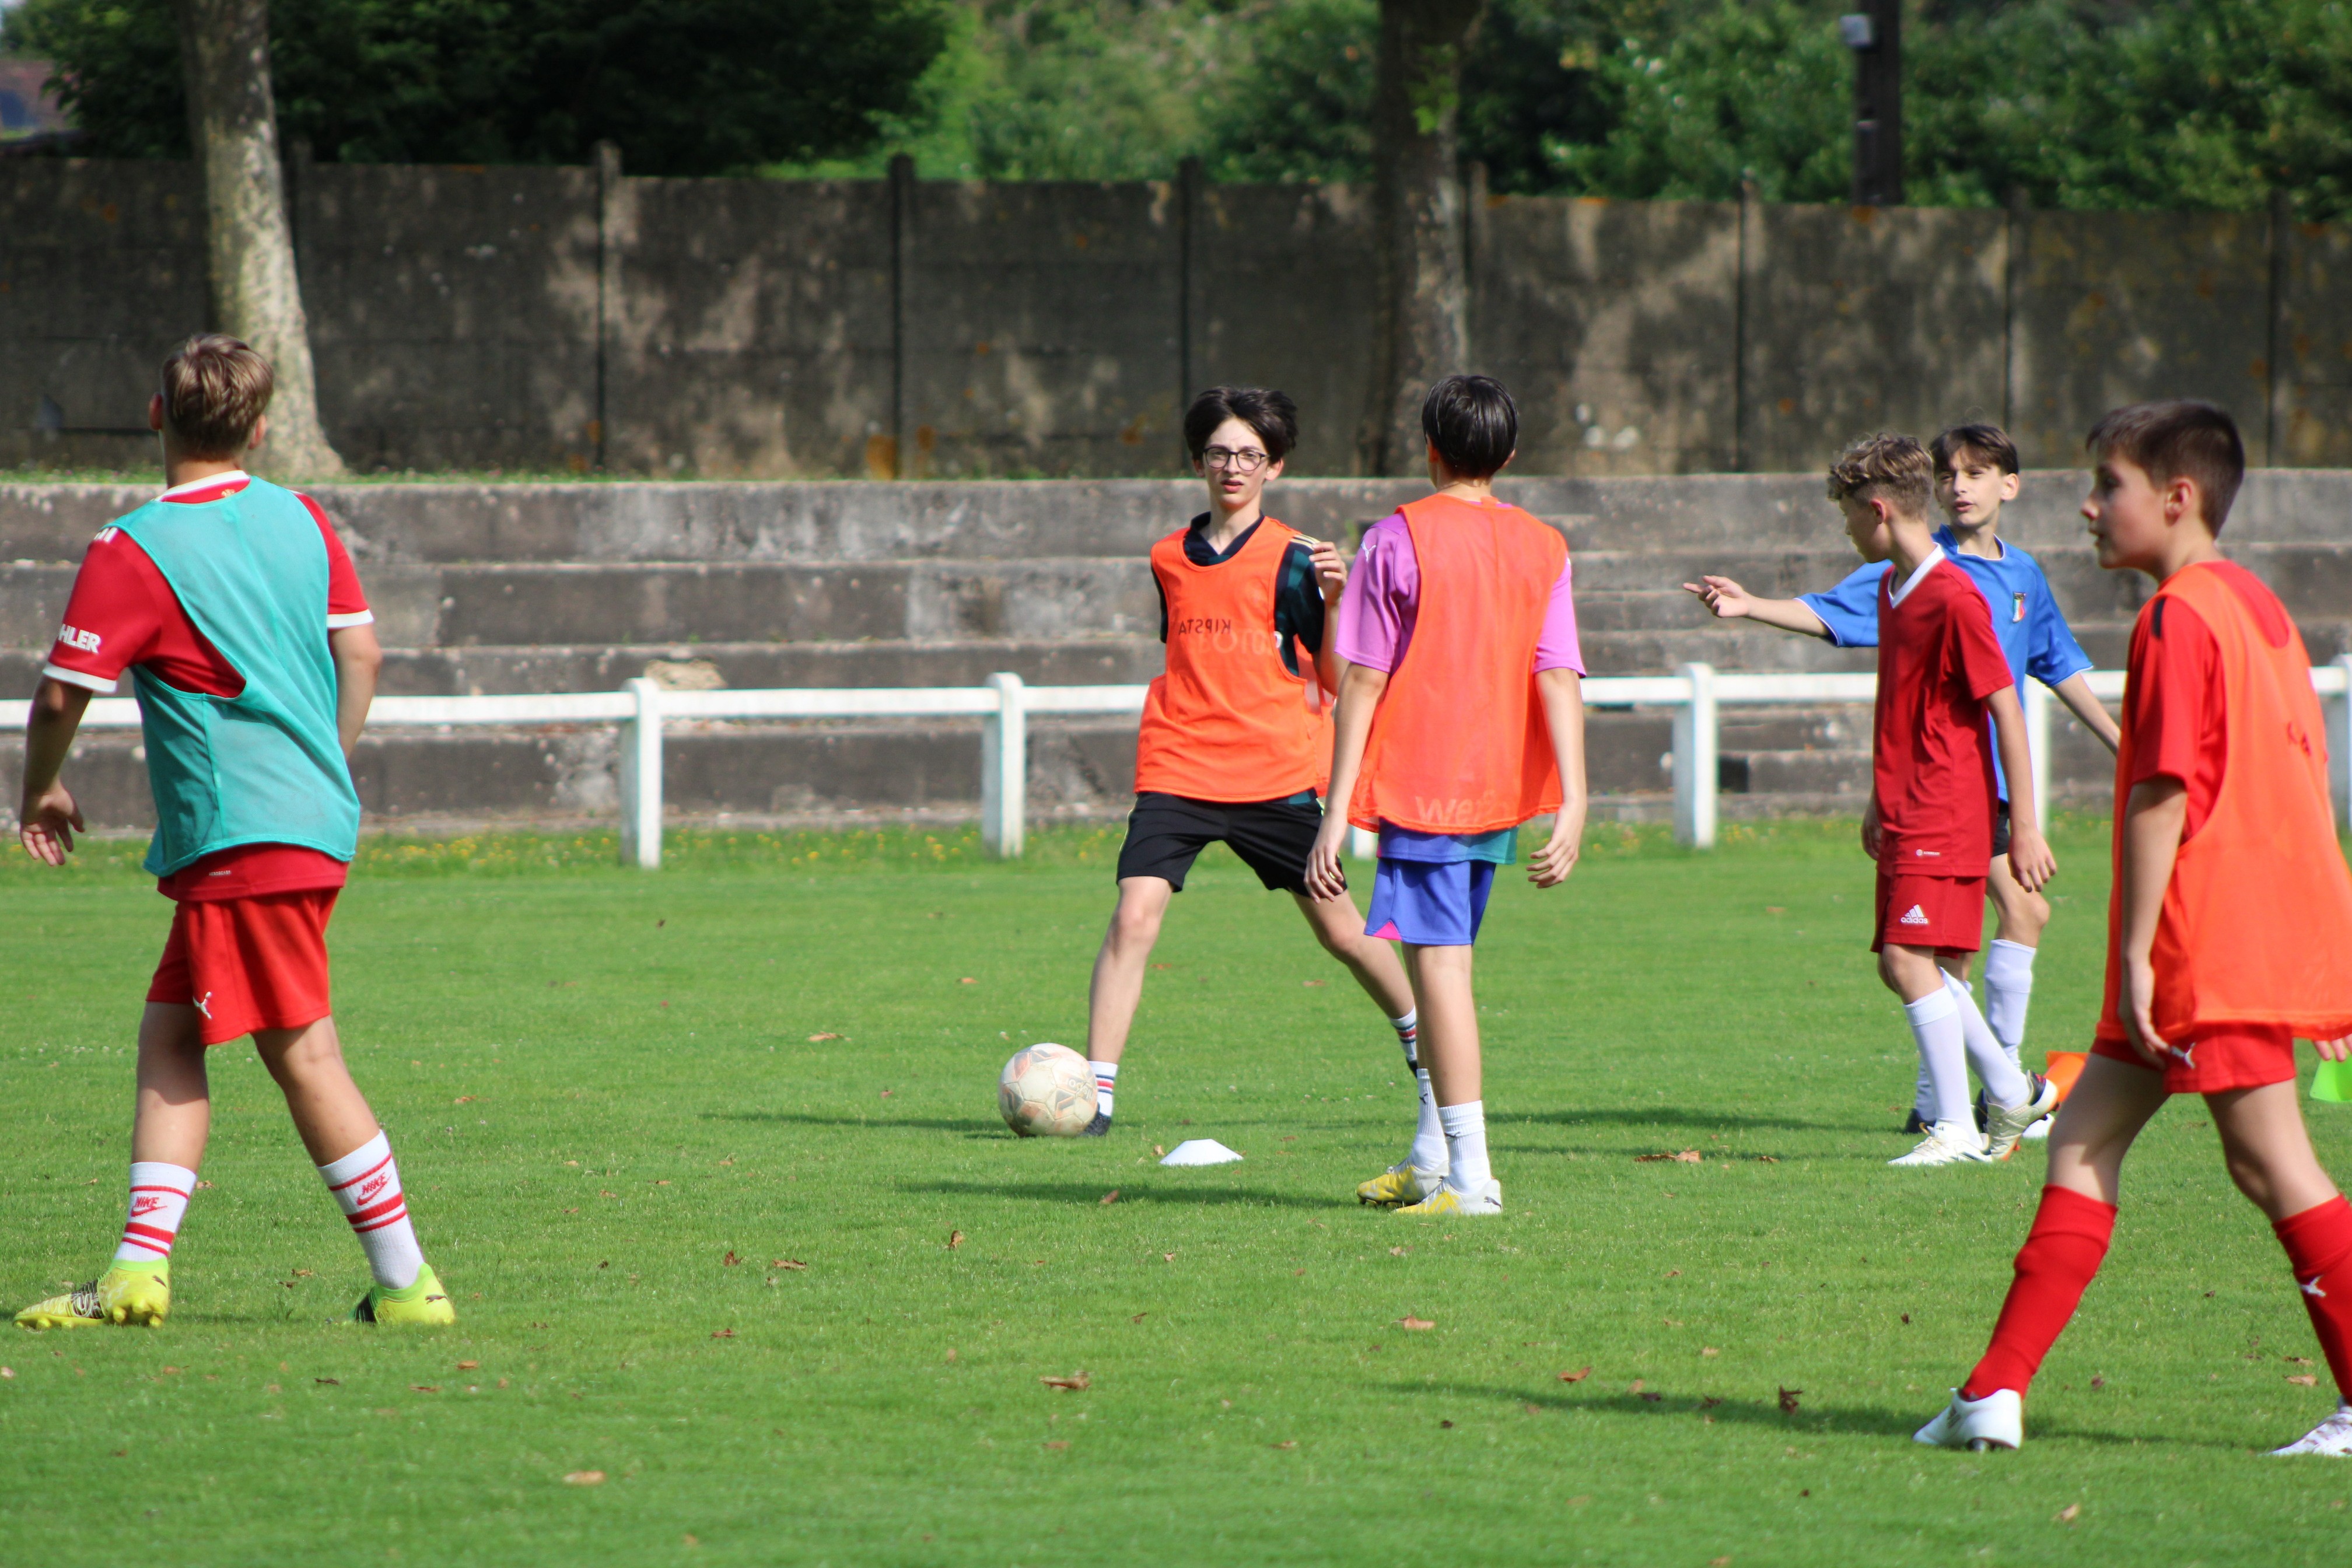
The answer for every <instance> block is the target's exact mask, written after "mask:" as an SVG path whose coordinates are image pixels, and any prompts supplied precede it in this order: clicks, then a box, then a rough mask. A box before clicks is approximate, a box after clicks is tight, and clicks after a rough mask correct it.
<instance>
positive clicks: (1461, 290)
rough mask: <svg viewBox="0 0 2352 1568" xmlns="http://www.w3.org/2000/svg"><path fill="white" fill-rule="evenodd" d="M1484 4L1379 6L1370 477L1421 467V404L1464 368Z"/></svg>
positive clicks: (1386, 2) (1401, 2) (1367, 435)
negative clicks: (1464, 157) (1465, 74)
mask: <svg viewBox="0 0 2352 1568" xmlns="http://www.w3.org/2000/svg"><path fill="white" fill-rule="evenodd" d="M1485 8H1486V4H1485V0H1381V45H1380V62H1379V78H1378V88H1377V91H1376V94H1375V97H1374V99H1373V104H1372V137H1373V170H1374V172H1373V181H1374V192H1373V196H1374V202H1373V211H1374V218H1375V235H1376V238H1375V244H1376V245H1377V247H1378V251H1379V254H1378V258H1377V259H1378V268H1377V276H1376V287H1377V289H1378V295H1377V307H1376V309H1377V312H1378V315H1377V323H1376V336H1375V340H1374V351H1373V374H1372V385H1373V390H1372V397H1371V405H1370V409H1369V410H1368V412H1367V415H1366V418H1365V425H1364V436H1363V443H1362V445H1363V459H1364V466H1365V468H1367V469H1368V470H1369V471H1370V472H1372V473H1375V474H1417V473H1419V472H1421V471H1422V464H1423V449H1424V447H1425V443H1424V442H1423V438H1422V434H1421V403H1422V399H1423V397H1424V396H1425V395H1427V394H1428V390H1429V384H1430V383H1431V382H1433V381H1434V380H1436V379H1437V378H1438V377H1440V376H1444V375H1451V374H1454V373H1455V372H1457V371H1461V370H1465V369H1467V368H1468V362H1469V357H1470V327H1469V292H1470V288H1469V258H1468V257H1467V255H1466V254H1465V248H1464V244H1463V216H1464V214H1463V201H1462V173H1461V168H1460V161H1461V158H1460V142H1459V138H1458V136H1457V134H1456V122H1457V120H1458V118H1459V113H1460V108H1461V98H1462V57H1463V54H1464V52H1465V48H1466V47H1467V45H1468V43H1469V39H1470V33H1471V29H1472V28H1473V27H1475V26H1477V22H1478V17H1479V14H1480V13H1481V12H1482V11H1484V10H1485Z"/></svg>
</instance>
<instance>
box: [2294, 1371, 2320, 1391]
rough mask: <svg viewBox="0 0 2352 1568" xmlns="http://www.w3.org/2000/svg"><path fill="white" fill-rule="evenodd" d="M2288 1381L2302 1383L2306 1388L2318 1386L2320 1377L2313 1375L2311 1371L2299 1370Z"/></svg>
mask: <svg viewBox="0 0 2352 1568" xmlns="http://www.w3.org/2000/svg"><path fill="white" fill-rule="evenodd" d="M2287 1381H2288V1382H2289V1383H2294V1384H2302V1385H2303V1386H2304V1387H2305V1388H2316V1387H2317V1386H2319V1379H2317V1378H2315V1377H2314V1376H2312V1375H2311V1373H2307V1372H2298V1373H2294V1375H2293V1376H2291V1377H2289V1378H2288V1379H2287Z"/></svg>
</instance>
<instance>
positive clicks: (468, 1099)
mask: <svg viewBox="0 0 2352 1568" xmlns="http://www.w3.org/2000/svg"><path fill="white" fill-rule="evenodd" d="M474 1098H475V1097H474V1096H472V1095H470V1094H461V1095H459V1096H458V1097H457V1099H455V1100H451V1101H450V1102H449V1103H450V1104H452V1105H471V1104H473V1103H474Z"/></svg>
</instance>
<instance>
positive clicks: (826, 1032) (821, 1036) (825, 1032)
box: [809, 1029, 841, 1046]
mask: <svg viewBox="0 0 2352 1568" xmlns="http://www.w3.org/2000/svg"><path fill="white" fill-rule="evenodd" d="M839 1038H841V1037H840V1036H839V1035H836V1034H835V1033H834V1032H833V1031H832V1030H831V1029H819V1030H818V1031H817V1032H816V1033H815V1034H814V1035H811V1036H810V1037H809V1044H810V1045H812V1046H814V1045H815V1044H817V1043H818V1042H819V1041H822V1040H837V1039H839Z"/></svg>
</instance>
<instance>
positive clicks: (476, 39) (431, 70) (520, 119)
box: [6, 0, 947, 174]
mask: <svg viewBox="0 0 2352 1568" xmlns="http://www.w3.org/2000/svg"><path fill="white" fill-rule="evenodd" d="M946 37H947V18H946V16H945V14H944V12H943V11H942V9H941V6H940V3H939V0H792V3H791V4H789V5H776V4H774V3H773V0H302V3H301V4H299V5H283V6H280V7H279V8H278V14H277V16H275V17H274V18H273V25H272V28H271V37H270V46H271V53H272V56H273V63H274V68H275V78H276V83H277V105H278V125H279V129H280V132H281V134H282V135H283V136H284V137H285V138H286V139H287V140H288V141H289V142H291V141H294V140H297V139H299V140H304V141H307V142H310V145H311V148H312V150H313V151H314V153H316V155H317V156H319V157H320V158H323V159H329V160H343V161H350V162H368V163H578V162H581V161H583V160H584V159H585V158H586V157H587V156H588V155H589V153H590V150H591V149H592V148H593V146H594V144H595V143H596V142H599V141H602V140H605V139H610V140H612V141H614V142H618V143H619V144H620V146H621V149H622V153H623V157H624V160H625V163H626V164H627V166H628V167H630V168H631V169H633V170H635V171H636V172H638V173H642V174H717V173H720V172H722V171H727V170H736V169H746V168H750V167H752V166H755V165H757V164H760V163H769V162H772V161H774V160H777V159H781V158H800V159H807V158H817V157H824V156H828V155H835V154H842V153H857V152H859V151H862V150H864V149H865V148H866V147H867V146H869V145H871V144H872V143H873V142H876V141H877V139H878V138H879V137H880V136H881V135H882V134H883V133H884V131H885V129H886V128H887V121H888V119H889V117H891V116H893V115H903V114H905V113H906V112H907V111H908V110H911V109H912V108H913V107H914V105H915V84H916V82H917V81H918V79H919V78H920V77H921V76H922V74H923V72H924V71H925V69H926V68H928V67H929V65H930V63H931V61H932V59H933V58H934V57H936V56H937V55H938V54H939V52H940V47H941V46H942V44H943V43H944V42H945V41H946ZM6 38H7V43H8V45H9V47H13V48H16V49H19V50H21V51H23V52H26V53H30V54H37V55H42V56H46V57H47V58H49V59H51V60H53V61H55V62H56V64H57V66H58V70H59V73H60V77H61V81H62V86H61V93H60V96H61V97H62V98H63V100H64V101H65V103H66V106H67V107H68V109H69V110H71V111H72V112H73V114H74V116H75V118H76V120H77V121H78V122H79V124H80V125H81V127H82V128H83V129H84V130H85V131H86V132H88V133H89V138H90V141H89V148H90V150H91V151H92V152H95V153H99V154H100V155H101V156H113V157H184V156H185V155H186V153H187V114H186V109H185V107H184V97H183V94H182V91H181V89H180V83H179V71H178V56H179V41H178V37H177V35H176V33H175V32H174V30H173V20H172V5H171V0H26V4H25V5H23V7H22V8H21V9H19V10H17V11H15V12H13V13H11V14H10V16H9V19H8V24H7V35H6Z"/></svg>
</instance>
